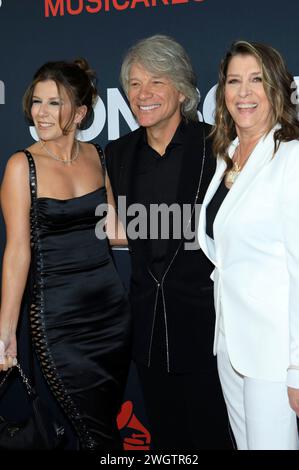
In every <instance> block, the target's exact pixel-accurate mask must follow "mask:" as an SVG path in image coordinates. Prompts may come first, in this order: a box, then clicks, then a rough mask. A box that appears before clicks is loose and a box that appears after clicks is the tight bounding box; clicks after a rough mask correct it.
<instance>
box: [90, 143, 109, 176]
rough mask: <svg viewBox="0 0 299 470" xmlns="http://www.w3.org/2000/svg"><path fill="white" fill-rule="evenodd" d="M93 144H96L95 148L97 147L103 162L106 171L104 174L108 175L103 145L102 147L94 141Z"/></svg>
mask: <svg viewBox="0 0 299 470" xmlns="http://www.w3.org/2000/svg"><path fill="white" fill-rule="evenodd" d="M93 145H94V146H95V148H96V149H97V152H98V154H99V157H100V162H101V165H102V168H103V172H104V176H105V175H106V160H105V155H104V152H103V150H102V147H100V145H99V144H96V143H93Z"/></svg>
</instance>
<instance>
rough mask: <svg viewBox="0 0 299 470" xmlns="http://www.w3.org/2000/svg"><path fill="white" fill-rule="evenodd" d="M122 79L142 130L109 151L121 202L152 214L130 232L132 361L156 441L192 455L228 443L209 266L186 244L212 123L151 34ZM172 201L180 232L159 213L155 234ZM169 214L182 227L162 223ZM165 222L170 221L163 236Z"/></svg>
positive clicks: (174, 54)
mask: <svg viewBox="0 0 299 470" xmlns="http://www.w3.org/2000/svg"><path fill="white" fill-rule="evenodd" d="M121 82H122V86H123V89H124V91H125V93H126V95H127V97H128V100H129V103H130V106H131V109H132V112H133V114H134V115H135V118H136V120H137V121H138V123H139V125H140V128H139V129H137V130H136V131H134V132H131V133H129V134H127V135H125V136H123V137H121V138H119V139H117V140H116V141H114V142H110V143H109V144H108V145H107V148H106V157H107V168H108V174H109V177H110V181H111V185H112V189H113V192H114V196H115V198H116V202H117V201H118V200H119V197H120V196H125V197H126V204H127V207H128V208H129V207H132V204H136V203H138V204H140V205H142V207H143V208H145V209H146V214H147V215H146V217H144V218H143V220H141V223H144V226H145V227H146V229H145V232H146V233H147V236H146V237H144V236H142V237H136V236H135V234H134V236H133V233H132V231H131V230H130V227H131V226H132V225H130V222H131V221H130V218H129V217H127V221H126V222H127V223H126V229H127V238H128V243H129V249H130V252H131V259H132V278H131V288H130V297H131V305H132V312H133V324H134V341H133V342H134V346H133V358H134V360H135V362H136V364H137V370H138V375H139V378H140V383H141V388H142V391H143V396H144V401H145V408H146V411H147V415H148V420H149V425H150V431H151V435H152V442H153V447H154V449H155V450H156V451H193V452H194V451H197V450H200V449H223V448H228V447H229V439H228V436H227V430H228V426H227V417H226V414H225V413H226V412H225V407H224V402H223V398H222V395H221V392H220V388H219V383H218V378H217V371H216V364H215V359H214V357H213V355H212V342H213V331H214V310H213V298H212V282H211V280H210V278H209V276H210V273H211V272H212V269H213V267H212V266H211V264H210V261H209V260H208V259H207V258H206V257H205V255H204V254H203V252H202V251H201V250H200V249H199V247H198V246H197V247H196V249H195V247H194V245H192V244H191V245H192V247H193V249H190V243H189V244H188V243H186V241H187V240H186V236H187V235H186V234H187V233H188V231H189V233H190V231H193V232H194V231H195V226H196V223H197V220H196V219H197V217H196V214H198V210H197V208H198V207H199V206H200V203H201V202H202V200H203V196H204V194H205V192H206V189H207V186H208V184H209V182H210V179H211V177H212V175H213V173H214V170H215V159H214V158H213V156H212V153H211V143H210V141H209V139H208V135H209V132H210V127H209V126H208V125H206V124H203V123H200V122H199V121H198V115H197V106H198V102H199V94H198V91H197V88H196V77H195V74H194V71H193V68H192V64H191V62H190V59H189V57H188V55H187V54H186V52H185V50H184V49H183V47H182V46H181V45H180V44H178V43H177V42H176V41H175V40H173V39H172V38H169V37H167V36H163V35H155V36H152V37H149V38H147V39H144V40H142V41H140V42H138V43H137V44H136V45H134V46H133V47H132V48H131V49H130V50H129V51H128V53H127V55H126V57H125V59H124V61H123V64H122V68H121ZM174 204H175V205H176V207H177V209H178V211H177V212H179V215H180V222H181V224H180V225H179V230H178V222H177V221H178V217H174V215H173V211H172V210H169V211H168V212H165V211H164V212H163V211H160V214H162V215H161V218H160V220H159V221H158V230H156V229H157V226H155V230H153V229H152V228H153V227H151V225H152V224H154V223H155V224H157V220H155V221H154V220H153V217H151V215H152V214H153V211H152V208H153V206H155V207H157V205H158V206H161V205H164V207H165V206H166V207H170V206H173V205H174ZM134 207H135V206H134ZM184 211H185V212H186V211H187V213H188V214H189V216H188V217H186V216H184ZM158 212H159V211H158ZM155 214H157V211H155ZM165 214H167V215H165ZM120 216H121V214H120ZM165 216H167V217H169V218H170V220H169V221H168V222H173V221H175V220H176V223H175V224H171V223H167V224H165V223H164V225H163V222H165V220H163V217H165ZM162 226H167V227H168V233H167V234H166V233H164V232H163V230H162ZM169 227H172V228H170V229H169ZM143 229H144V227H143ZM178 232H179V233H178ZM142 233H143V234H144V230H142ZM153 233H155V234H157V233H158V235H157V236H153ZM194 233H195V232H194ZM151 235H152V236H151ZM188 246H189V249H188Z"/></svg>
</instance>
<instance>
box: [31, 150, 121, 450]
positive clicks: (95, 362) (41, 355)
mask: <svg viewBox="0 0 299 470" xmlns="http://www.w3.org/2000/svg"><path fill="white" fill-rule="evenodd" d="M97 149H98V152H99V155H100V157H101V156H102V153H101V149H100V148H99V147H97ZM25 153H26V156H27V159H28V162H29V168H30V189H31V198H32V206H31V236H32V263H31V285H32V288H31V308H30V323H31V331H32V338H33V344H34V349H35V352H36V355H37V357H38V360H39V364H40V369H41V371H42V374H43V376H44V378H45V380H46V383H47V385H48V387H49V389H50V391H51V392H52V395H53V396H54V397H55V399H56V401H57V402H58V403H59V405H60V408H61V410H62V412H63V414H64V416H66V417H67V421H69V422H70V423H71V426H72V428H73V430H74V432H75V435H76V437H77V438H78V442H79V447H80V448H82V449H98V450H110V449H116V448H118V447H119V446H120V438H119V433H118V430H117V426H116V415H117V412H118V410H119V408H120V406H121V400H122V395H123V391H124V387H125V382H126V378H127V372H128V366H129V359H130V313H129V308H128V302H127V297H126V294H125V291H124V287H123V285H122V283H121V281H120V279H119V277H118V274H117V272H116V269H115V266H114V263H113V260H112V258H111V256H110V252H109V245H108V242H107V240H106V239H104V240H99V239H98V238H97V237H96V235H95V226H96V224H97V222H99V217H96V216H95V209H96V207H97V206H98V204H101V203H105V202H106V190H105V188H104V187H102V188H99V189H96V190H95V191H93V192H90V193H88V194H86V195H84V196H81V197H75V198H72V199H67V200H61V199H53V198H48V197H37V194H38V191H37V184H38V175H36V168H35V163H34V159H33V158H32V155H31V154H30V153H29V152H28V151H27V150H25ZM101 160H102V166H103V165H104V162H103V159H102V158H101ZM103 171H105V167H104V166H103Z"/></svg>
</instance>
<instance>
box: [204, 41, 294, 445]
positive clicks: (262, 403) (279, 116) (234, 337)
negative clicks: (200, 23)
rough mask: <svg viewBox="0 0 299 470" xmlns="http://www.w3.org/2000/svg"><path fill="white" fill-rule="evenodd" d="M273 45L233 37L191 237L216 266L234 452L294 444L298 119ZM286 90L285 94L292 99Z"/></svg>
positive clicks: (218, 345)
mask: <svg viewBox="0 0 299 470" xmlns="http://www.w3.org/2000/svg"><path fill="white" fill-rule="evenodd" d="M292 82H293V78H292V76H291V75H290V74H289V73H288V72H287V70H286V67H285V64H284V62H283V59H282V58H281V56H280V54H279V53H278V52H277V51H276V50H274V49H273V48H271V47H269V46H266V45H263V44H257V43H248V42H245V41H238V42H235V43H234V44H233V45H232V47H231V49H230V51H229V52H228V53H227V55H226V57H225V58H224V60H223V61H222V63H221V67H220V74H219V83H218V89H217V94H216V116H215V128H214V130H213V137H214V151H215V155H218V164H217V169H216V173H215V175H214V177H213V179H212V181H211V183H210V186H209V188H208V191H207V193H206V196H205V199H204V201H203V206H202V210H201V218H200V227H199V242H200V245H201V248H202V249H203V251H204V252H205V254H206V255H207V256H208V257H209V258H210V259H211V261H212V262H213V263H214V265H215V271H214V273H213V277H214V293H215V306H216V328H215V341H214V353H215V354H217V359H218V372H219V377H220V382H221V385H222V390H223V394H224V398H225V401H226V405H227V410H228V415H229V419H230V424H231V427H232V429H233V433H234V436H235V439H236V443H237V447H238V449H298V431H297V422H296V414H297V415H299V141H298V139H299V125H298V121H297V113H296V103H292V99H291V98H292V96H294V90H292V88H294V86H293V85H292ZM292 92H293V95H292Z"/></svg>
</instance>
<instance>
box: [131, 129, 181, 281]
mask: <svg viewBox="0 0 299 470" xmlns="http://www.w3.org/2000/svg"><path fill="white" fill-rule="evenodd" d="M184 129H185V123H184V122H183V121H182V122H181V123H180V124H179V126H178V128H177V130H176V132H175V134H174V136H173V138H172V140H171V142H170V143H169V144H168V146H167V148H166V150H165V154H164V155H163V156H161V155H160V154H159V153H158V152H156V150H154V149H153V148H152V147H150V146H149V145H148V143H147V136H146V130H145V129H144V138H143V139H142V141H141V144H140V148H139V150H138V158H137V162H138V163H137V169H136V175H137V176H136V180H135V182H134V186H135V187H134V196H135V198H134V199H135V201H136V202H138V203H141V204H143V205H144V206H145V207H146V209H147V220H146V222H147V230H145V231H144V232H146V238H147V240H148V255H149V258H150V260H151V262H152V267H153V271H154V273H155V274H156V275H157V276H158V278H161V275H162V274H163V267H164V261H165V255H166V251H167V244H168V238H172V236H173V230H172V216H171V212H169V213H170V217H169V237H167V239H165V238H162V236H165V234H161V217H159V218H158V224H156V227H155V223H153V222H154V221H153V219H152V220H150V205H151V204H157V205H160V204H167V205H168V206H170V205H171V204H173V203H175V202H176V196H177V191H178V184H179V178H180V171H181V165H182V158H183V152H184V149H183V139H182V135H183V133H184ZM154 219H155V220H157V218H155V217H154ZM143 222H145V221H143ZM163 222H164V224H165V222H166V221H165V220H164V221H163ZM151 232H152V233H151ZM144 235H145V233H144Z"/></svg>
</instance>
